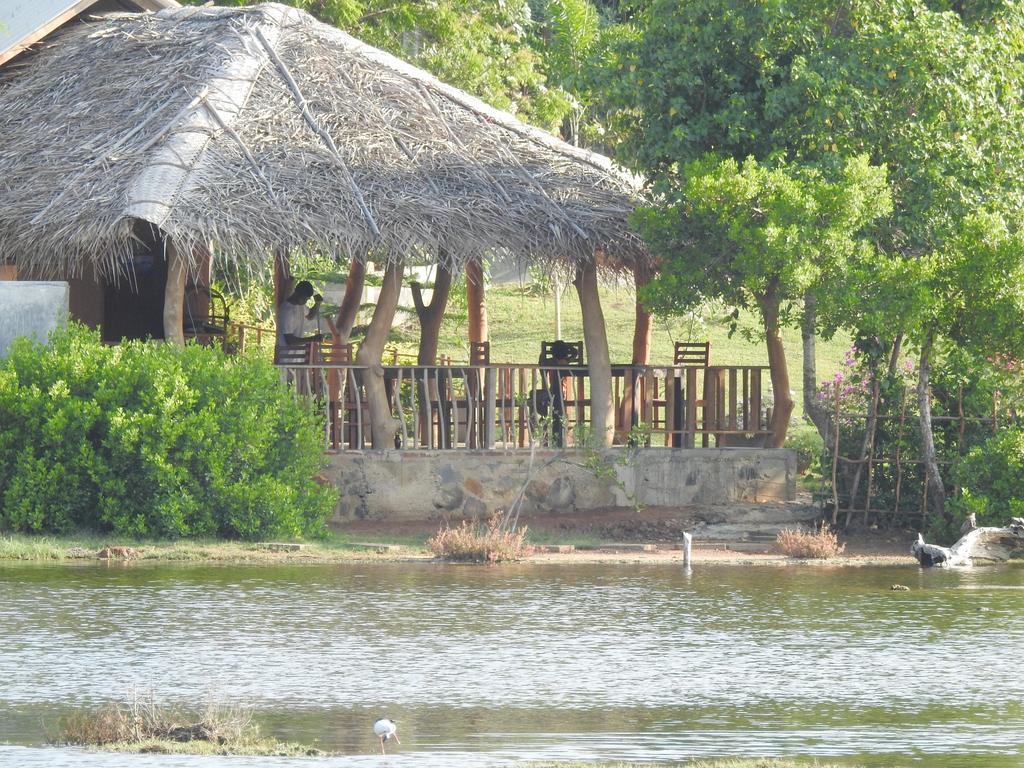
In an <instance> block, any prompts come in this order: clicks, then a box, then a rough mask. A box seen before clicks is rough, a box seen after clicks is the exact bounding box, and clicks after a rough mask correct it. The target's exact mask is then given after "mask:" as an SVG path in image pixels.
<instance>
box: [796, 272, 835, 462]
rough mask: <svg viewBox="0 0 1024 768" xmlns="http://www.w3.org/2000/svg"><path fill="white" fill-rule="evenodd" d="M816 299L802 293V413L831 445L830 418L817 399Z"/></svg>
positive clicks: (809, 294) (809, 293)
mask: <svg viewBox="0 0 1024 768" xmlns="http://www.w3.org/2000/svg"><path fill="white" fill-rule="evenodd" d="M817 316H818V310H817V300H816V299H815V298H814V295H813V294H812V293H811V292H810V291H808V292H807V293H805V294H804V317H803V322H802V323H801V325H800V336H801V338H802V340H803V348H804V360H803V380H804V414H806V416H807V418H808V419H810V421H811V423H812V424H813V425H814V426H815V428H816V429H817V430H818V434H819V435H821V439H822V440H823V441H824V442H825V445H831V444H832V441H831V440H830V436H831V434H832V431H831V428H832V420H831V418H830V417H829V412H828V408H826V407H825V406H824V405H823V404H822V403H821V402H819V401H818V357H817V349H816V342H817V331H816V324H817V322H816V321H817Z"/></svg>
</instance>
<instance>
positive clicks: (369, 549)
mask: <svg viewBox="0 0 1024 768" xmlns="http://www.w3.org/2000/svg"><path fill="white" fill-rule="evenodd" d="M426 557H429V555H428V554H427V552H426V548H425V547H424V545H423V541H422V540H420V539H416V538H410V537H402V536H397V537H394V538H393V539H392V540H389V541H384V542H380V541H374V542H372V543H369V544H367V543H363V542H357V541H352V540H351V539H350V538H349V537H347V536H343V535H339V534H333V535H331V536H329V537H328V538H326V539H323V540H318V541H311V542H247V541H213V540H210V541H196V540H181V541H152V540H143V541H133V540H123V539H119V538H114V537H109V536H107V537H104V536H94V535H88V534H83V535H71V536H29V535H24V534H13V535H8V536H0V560H23V561H34V562H76V561H77V562H89V561H93V562H95V561H97V560H116V561H123V560H129V561H143V562H145V561H153V562H156V561H162V562H183V563H187V562H210V563H218V562H221V563H281V562H312V563H317V562H336V561H337V562H341V561H351V560H378V559H379V560H389V559H390V560H401V559H413V558H426Z"/></svg>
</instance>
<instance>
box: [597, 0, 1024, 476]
mask: <svg viewBox="0 0 1024 768" xmlns="http://www.w3.org/2000/svg"><path fill="white" fill-rule="evenodd" d="M638 24H639V27H640V29H641V33H640V34H639V35H638V36H637V37H636V39H635V41H632V42H630V41H627V44H626V45H625V47H624V49H623V50H622V51H620V52H619V55H618V58H617V59H616V61H615V66H616V68H617V70H616V72H615V73H614V74H615V76H616V77H615V82H617V85H613V86H611V87H612V88H613V94H612V95H613V96H614V99H615V101H616V103H617V104H618V105H619V112H618V115H617V122H616V125H617V130H620V131H622V132H623V134H624V135H625V136H626V140H625V141H624V142H623V144H622V147H621V152H620V157H621V158H622V159H623V160H624V161H626V162H627V163H628V164H630V165H632V166H633V167H634V168H636V169H637V170H640V171H642V172H644V173H645V174H646V175H647V177H648V178H649V179H650V180H651V182H652V185H653V187H654V189H655V190H656V191H657V192H659V193H660V194H663V195H664V200H665V201H666V203H665V205H668V206H672V205H675V204H676V202H677V201H678V199H679V197H680V195H679V193H678V191H677V190H676V189H675V187H677V186H678V185H680V184H682V183H684V179H685V174H683V173H682V172H681V169H682V168H683V167H685V165H686V164H687V163H690V162H693V161H695V160H698V159H699V158H701V157H703V156H704V155H705V154H706V153H714V154H715V155H717V156H719V157H722V158H732V159H733V160H734V161H736V162H743V161H744V159H745V158H747V157H754V158H756V159H757V160H758V161H759V162H760V163H762V164H766V165H771V164H772V163H774V162H782V163H784V164H786V165H787V166H790V167H793V166H794V164H796V165H800V166H805V167H808V168H817V169H819V170H820V171H821V172H822V173H823V174H825V176H826V177H830V176H831V175H832V174H834V173H835V172H836V169H838V168H841V167H843V165H844V164H845V163H846V162H847V158H849V157H852V156H857V155H861V154H866V155H867V157H868V158H869V159H870V161H871V163H872V164H874V165H885V166H886V167H887V169H888V177H889V183H890V187H891V192H892V198H893V208H892V212H891V213H890V214H888V215H887V216H885V217H884V218H883V219H881V220H879V221H878V222H877V223H876V224H875V225H874V226H873V227H872V228H871V232H870V234H871V236H872V239H873V241H874V243H875V245H876V248H875V249H874V250H871V249H865V250H863V251H860V252H859V255H855V256H854V257H851V258H850V259H848V260H846V265H845V268H846V270H847V271H846V272H845V273H844V274H843V275H842V276H841V277H840V276H839V275H833V277H832V278H831V279H830V280H828V281H818V283H817V284H814V283H811V284H809V285H808V291H809V294H808V295H809V297H810V298H812V299H815V298H816V299H817V301H816V302H811V303H810V305H808V306H813V305H816V307H817V314H811V313H808V316H805V317H804V318H803V319H804V321H805V324H806V325H807V326H808V327H809V328H810V329H811V330H813V329H815V328H818V329H821V330H822V331H824V332H826V333H827V332H829V331H831V330H832V329H834V328H836V327H837V326H841V325H842V326H846V327H848V328H850V329H851V330H852V331H853V332H854V333H855V335H858V336H877V337H878V338H879V339H880V342H881V343H882V345H883V346H888V347H890V348H894V350H893V351H894V352H895V351H897V350H898V346H899V343H900V340H901V339H902V338H903V337H904V335H905V334H916V335H914V337H913V339H912V340H913V341H915V342H916V343H917V345H918V346H919V347H921V348H922V349H924V348H925V345H924V344H923V342H924V341H925V340H926V337H925V336H920V335H919V334H921V333H925V334H926V333H927V332H926V331H924V328H925V326H924V325H923V324H922V323H921V322H919V321H918V320H917V319H915V314H916V311H917V310H916V305H915V303H914V302H917V301H921V300H925V299H922V297H921V296H919V295H918V294H919V293H920V289H919V288H918V287H917V286H915V284H914V282H913V281H912V280H910V279H909V278H913V276H914V275H916V274H918V273H920V272H921V271H922V270H925V269H926V265H921V264H917V263H916V262H917V261H918V260H920V259H923V258H926V257H927V255H928V254H933V253H940V252H942V251H943V249H944V247H945V244H946V242H947V241H948V240H950V239H951V238H956V237H959V233H960V231H961V227H962V223H963V222H964V220H965V219H966V218H967V217H969V216H971V215H973V214H975V213H977V212H978V211H979V210H983V209H984V210H988V211H991V212H993V213H1004V214H1005V213H1008V212H1011V211H1013V210H1016V209H1018V208H1020V206H1021V203H1022V202H1024V201H1022V197H1021V196H1022V194H1024V179H1022V174H1024V154H1022V153H1024V141H1022V138H1024V137H1022V135H1021V131H1022V126H1024V119H1022V118H1024V114H1022V100H1021V98H1020V94H1021V91H1022V84H1024V77H1022V64H1021V55H1020V54H1021V52H1022V51H1024V24H1022V23H1021V11H1020V10H1019V9H1018V8H1017V7H1016V5H1015V4H1011V3H1008V2H1007V3H1003V2H998V1H996V0H993V1H992V2H977V3H969V2H964V3H952V4H950V3H945V2H943V1H942V0H935V1H934V2H931V3H926V2H922V0H900V2H893V3H876V2H873V0H786V1H785V2H783V0H766V1H765V2H761V3H741V4H734V3H730V2H727V1H726V0H688V2H686V3H683V4H680V3H677V2H673V1H672V0H653V2H651V3H650V5H649V6H648V7H647V8H645V9H643V10H642V12H641V14H640V17H639V21H638ZM675 221H676V222H677V224H678V226H679V227H680V228H683V227H684V226H685V225H684V224H683V223H682V218H681V217H676V219H675ZM677 239H679V240H681V239H683V237H682V234H680V237H679V238H677ZM703 246H704V247H708V246H710V247H714V243H708V242H705V243H703ZM696 250H697V246H696V245H694V246H693V248H692V249H691V251H696ZM722 258H723V259H726V258H729V255H728V254H724V253H723V254H722ZM737 258H739V257H738V256H737ZM925 301H926V300H925ZM737 306H738V307H740V308H742V305H737ZM851 310H852V311H851ZM793 319H794V320H795V319H796V318H795V317H794V318H793ZM938 332H939V331H938V330H936V333H938ZM895 358H896V355H895V354H892V355H891V356H890V359H895ZM922 429H926V430H930V424H928V425H925V424H924V423H922ZM936 469H937V468H936Z"/></svg>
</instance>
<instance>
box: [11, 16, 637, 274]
mask: <svg viewBox="0 0 1024 768" xmlns="http://www.w3.org/2000/svg"><path fill="white" fill-rule="evenodd" d="M0 136H3V141H2V142H0V260H2V259H4V258H6V259H9V260H13V261H14V262H15V263H17V264H18V265H19V268H20V269H21V271H22V272H24V273H34V272H43V271H45V272H53V271H55V270H60V271H64V272H67V273H70V274H80V273H81V272H83V271H85V270H92V269H95V270H96V271H97V272H99V273H100V274H104V275H107V276H116V275H117V274H118V273H120V272H121V270H122V268H123V266H124V264H125V263H126V259H127V258H128V256H129V254H130V252H131V249H132V247H133V235H132V232H133V227H134V225H135V224H136V223H137V221H139V220H141V221H146V222H150V223H152V224H153V225H155V226H157V227H159V228H160V229H162V230H163V231H164V232H165V233H167V234H168V235H170V236H171V237H172V238H174V240H175V242H176V243H177V244H178V246H179V252H184V253H191V252H193V250H194V249H195V248H196V247H198V246H199V245H200V244H202V243H207V242H209V241H215V242H216V243H217V245H218V249H217V250H218V253H219V254H220V256H221V257H223V258H226V259H228V260H230V261H233V262H235V263H236V264H237V265H239V266H243V267H250V268H251V267H256V266H261V265H262V264H263V263H264V262H265V260H267V259H268V258H269V254H270V253H271V252H272V250H273V249H274V248H276V247H288V248H291V249H293V250H304V251H309V252H311V251H317V252H326V253H331V254H335V255H339V256H341V255H357V256H358V255H362V254H366V253H368V252H372V253H373V254H374V256H375V258H377V259H378V260H387V259H398V258H402V257H404V256H407V255H408V254H409V253H411V252H413V251H414V250H415V249H424V250H427V251H429V252H431V253H443V254H446V258H448V259H449V260H450V261H451V264H450V266H452V267H455V268H458V267H460V266H461V265H462V264H464V263H465V261H466V260H467V259H469V258H474V257H478V256H480V255H483V254H485V253H487V252H488V251H492V250H496V249H502V250H505V251H507V252H510V253H513V254H515V255H517V256H518V257H521V258H523V259H530V260H533V261H535V262H537V261H539V262H541V263H548V264H562V265H565V266H571V265H572V264H578V263H583V262H588V261H592V260H595V259H597V258H598V254H605V256H603V257H601V260H602V263H603V265H604V266H606V267H612V268H614V267H616V266H618V267H625V266H627V265H629V264H630V263H632V262H633V261H634V260H636V259H644V258H646V256H645V252H644V249H643V246H642V244H641V242H640V241H639V239H638V238H637V236H636V235H635V234H633V233H632V232H631V231H630V230H629V227H628V224H627V215H628V214H629V212H630V211H631V210H632V209H633V207H634V206H635V205H636V204H637V201H638V200H639V199H640V192H639V186H638V182H637V180H636V179H635V178H634V177H631V176H630V175H628V174H626V173H624V172H622V171H620V170H618V169H616V168H615V167H614V166H613V165H612V163H611V162H610V161H609V160H608V159H607V158H604V157H602V156H600V155H595V154H593V153H590V152H586V151H583V150H580V149H577V148H575V147H572V146H570V145H568V144H565V143H563V142H561V141H558V140H557V139H555V138H553V137H552V136H550V135H549V134H547V133H545V132H543V131H540V130H538V129H536V128H532V127H530V126H527V125H525V124H523V123H521V122H519V121H518V120H516V119H515V118H514V117H512V116H511V115H509V114H506V113H503V112H499V111H497V110H495V109H492V108H491V107H489V106H487V105H486V104H484V103H483V102H481V101H479V100H478V99H475V98H473V97H471V96H469V95H467V94H465V93H463V92H461V91H459V90H457V89H455V88H452V87H450V86H447V85H445V84H443V83H441V82H439V81H438V80H437V79H435V78H433V77H432V76H430V75H428V74H427V73H425V72H423V71H421V70H418V69H416V68H414V67H412V66H410V65H408V64H406V63H404V62H402V61H400V60H399V59H396V58H395V57H393V56H390V55H388V54H386V53H384V52H382V51H379V50H377V49H375V48H371V47H369V46H367V45H364V44H363V43H361V42H359V41H358V40H356V39H354V38H353V37H351V36H349V35H347V34H345V33H344V32H341V31H340V30H337V29H334V28H332V27H329V26H326V25H324V24H321V23H319V22H317V21H316V20H315V19H313V18H312V17H311V16H309V15H308V14H306V13H304V12H302V11H299V10H296V9H294V8H288V7H285V6H281V5H277V4H266V5H260V6H255V7H249V8H183V9H177V10H169V11H162V12H160V13H157V14H146V15H112V16H104V17H98V18H97V19H95V20H94V21H92V22H90V23H87V24H82V25H78V26H75V27H73V28H71V29H69V30H67V31H65V32H64V33H62V34H60V35H59V36H58V37H56V38H55V39H53V40H52V41H51V42H50V43H48V44H47V45H46V46H45V47H44V48H42V49H41V50H39V51H37V52H35V53H34V54H32V55H30V56H28V57H27V58H26V59H25V60H24V61H23V62H22V63H20V64H19V63H17V62H16V63H15V64H14V65H11V66H8V67H7V68H5V70H4V72H3V74H2V75H0Z"/></svg>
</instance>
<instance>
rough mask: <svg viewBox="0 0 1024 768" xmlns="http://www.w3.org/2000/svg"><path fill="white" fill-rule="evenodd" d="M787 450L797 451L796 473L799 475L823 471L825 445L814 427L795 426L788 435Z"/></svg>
mask: <svg viewBox="0 0 1024 768" xmlns="http://www.w3.org/2000/svg"><path fill="white" fill-rule="evenodd" d="M786 448H789V449H791V450H794V451H796V471H797V472H798V473H799V474H801V475H805V474H807V473H808V472H820V471H821V455H822V453H823V452H824V450H825V444H824V443H823V442H822V440H821V435H819V434H818V430H817V429H815V428H814V427H812V426H809V425H806V424H799V425H798V424H794V425H793V426H792V427H790V429H789V432H787V433H786Z"/></svg>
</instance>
